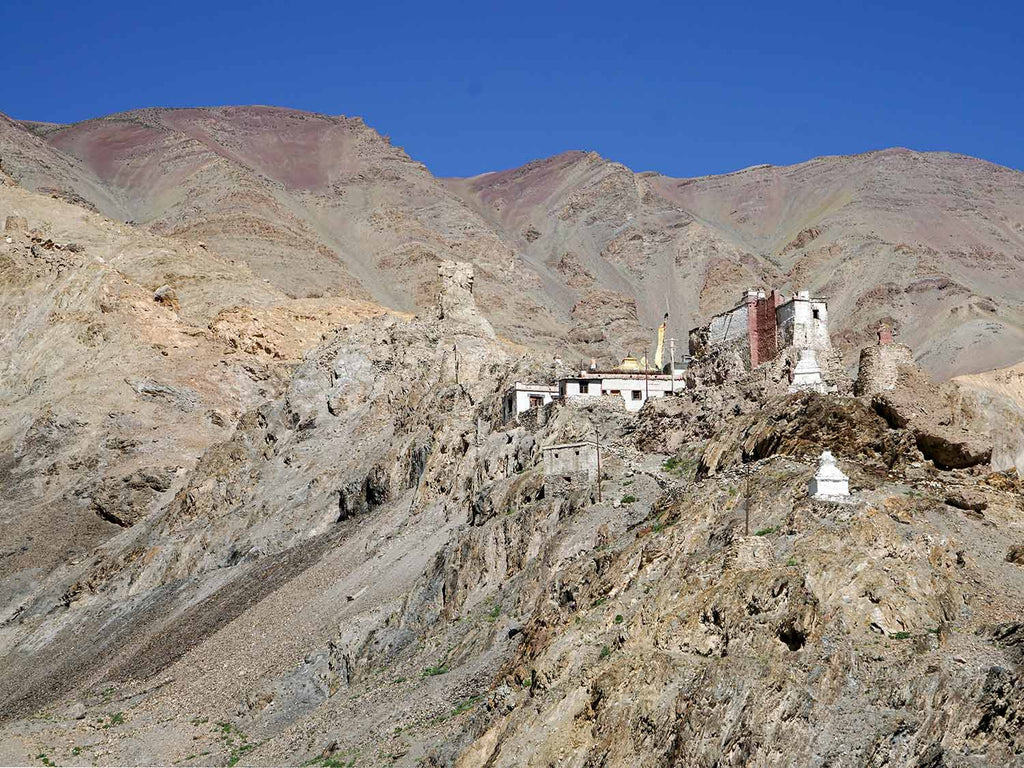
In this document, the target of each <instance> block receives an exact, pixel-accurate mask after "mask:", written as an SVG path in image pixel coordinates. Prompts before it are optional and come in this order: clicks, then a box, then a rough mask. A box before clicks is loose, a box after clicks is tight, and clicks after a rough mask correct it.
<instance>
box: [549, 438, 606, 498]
mask: <svg viewBox="0 0 1024 768" xmlns="http://www.w3.org/2000/svg"><path fill="white" fill-rule="evenodd" d="M542 452H543V454H544V489H545V492H547V493H551V494H558V493H563V492H565V491H567V490H573V489H581V488H587V487H589V486H591V485H593V484H594V483H596V482H597V475H598V463H599V460H598V447H597V443H596V442H593V441H591V440H583V441H580V442H577V443H561V444H559V445H547V446H544V448H543V449H542Z"/></svg>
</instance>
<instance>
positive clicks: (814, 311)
mask: <svg viewBox="0 0 1024 768" xmlns="http://www.w3.org/2000/svg"><path fill="white" fill-rule="evenodd" d="M811 316H812V317H813V318H814V319H815V320H821V310H819V309H818V308H817V307H815V308H814V309H812V310H811Z"/></svg>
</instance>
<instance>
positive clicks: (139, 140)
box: [0, 107, 1024, 378]
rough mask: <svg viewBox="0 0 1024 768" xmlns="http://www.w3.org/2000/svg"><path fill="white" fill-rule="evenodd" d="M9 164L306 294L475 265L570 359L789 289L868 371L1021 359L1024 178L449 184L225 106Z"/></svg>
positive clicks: (488, 179)
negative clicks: (892, 346) (863, 358)
mask: <svg viewBox="0 0 1024 768" xmlns="http://www.w3.org/2000/svg"><path fill="white" fill-rule="evenodd" d="M0 158H3V163H4V167H6V168H7V169H8V172H9V173H12V175H13V176H14V177H15V178H18V179H19V180H20V181H21V182H22V183H23V184H25V185H27V186H29V187H31V188H33V189H37V190H45V191H55V192H56V193H58V194H60V195H62V196H64V197H66V198H69V199H76V200H84V201H88V203H89V204H92V205H94V206H96V208H98V209H99V210H100V211H102V212H104V213H106V214H107V215H109V216H111V217H113V218H123V219H129V220H132V221H134V222H136V223H137V224H139V225H141V226H144V227H146V228H148V229H150V230H151V231H154V232H157V233H160V234H165V235H170V236H173V237H178V238H186V239H188V240H190V241H192V242H195V241H197V240H202V241H204V242H207V243H209V244H210V245H211V246H213V247H214V248H215V249H216V250H217V251H218V252H219V253H221V254H222V255H223V256H225V257H228V258H233V259H235V260H238V261H242V262H244V263H246V264H248V265H249V266H250V268H251V269H252V270H253V271H254V273H255V274H257V275H259V276H260V277H263V278H264V279H266V280H269V281H270V283H271V284H272V285H274V286H275V287H277V288H279V289H280V290H282V291H284V292H285V293H287V294H288V295H290V296H293V297H303V296H320V295H341V296H347V297H352V298H372V299H373V300H374V301H376V302H378V303H381V304H384V305H385V306H389V307H393V308H396V309H401V310H409V311H411V310H415V309H417V308H418V309H424V308H427V307H429V306H431V305H432V302H433V297H434V295H435V294H436V291H437V282H436V277H435V272H436V263H437V261H438V260H439V259H441V258H445V257H448V256H456V257H458V258H461V259H464V260H467V261H470V262H471V263H473V264H474V265H475V267H476V270H477V282H478V286H477V293H478V297H479V302H480V306H481V308H482V309H483V311H484V313H485V314H486V316H487V317H488V318H489V319H490V320H491V322H492V323H493V324H494V326H495V328H496V329H497V330H498V331H499V332H500V333H502V334H503V335H505V336H506V337H508V338H510V339H512V340H515V341H518V342H522V343H527V344H530V345H532V346H536V347H539V348H544V349H548V350H559V351H561V352H563V353H565V354H569V355H575V354H577V353H579V354H581V355H585V356H590V355H596V356H599V357H616V356H619V355H621V354H623V353H625V352H626V351H633V352H638V351H639V350H640V349H641V348H642V346H643V345H645V344H649V343H650V341H651V339H650V336H651V331H650V329H651V328H653V327H654V326H655V325H657V323H658V322H660V319H661V317H662V315H663V314H664V313H665V311H666V310H668V311H669V312H670V315H671V319H670V335H672V336H675V337H676V338H678V339H685V338H686V331H687V330H688V329H689V328H690V327H691V326H693V325H695V324H696V323H697V322H698V321H699V320H700V319H702V318H705V317H707V316H708V315H709V314H711V313H714V312H717V311H721V310H723V309H727V308H729V307H730V306H732V305H733V304H734V303H735V302H736V300H737V297H738V296H739V293H740V292H741V291H742V290H744V289H746V288H748V287H751V286H768V287H777V288H780V289H782V290H784V291H787V290H810V291H812V292H813V293H815V294H819V295H824V296H826V297H828V298H829V299H830V302H831V307H832V309H831V312H832V316H833V317H834V318H836V320H837V321H839V324H840V325H841V326H842V328H843V332H842V333H841V334H839V335H838V336H837V342H838V343H839V344H840V346H841V348H842V349H843V350H844V352H847V353H849V354H850V357H848V360H847V362H848V363H849V364H851V365H852V364H853V363H854V362H855V359H854V357H853V356H852V355H853V353H854V352H855V350H856V348H857V346H858V345H859V344H862V343H864V342H866V341H867V340H868V339H869V338H870V336H871V332H872V329H873V328H874V326H875V325H876V324H877V322H878V321H879V320H882V319H885V320H887V321H889V322H891V323H893V324H895V326H896V328H897V329H898V331H899V332H900V333H901V334H902V336H903V337H904V339H905V340H906V341H907V342H908V343H909V344H911V346H913V347H914V349H915V350H916V352H917V354H918V355H919V358H920V360H921V362H922V364H923V365H924V366H925V368H926V369H927V370H929V371H930V372H932V373H933V375H935V376H937V377H940V378H945V377H948V376H951V375H955V374H959V373H972V372H977V371H981V370H987V369H989V368H993V367H998V366H1002V365H1008V364H1012V363H1014V362H1016V361H1017V360H1019V359H1021V358H1022V357H1024V309H1022V304H1021V300H1020V298H1019V297H1020V296H1021V291H1020V287H1021V286H1020V277H1019V275H1020V269H1019V266H1020V264H1021V263H1022V262H1021V259H1024V202H1022V201H1024V175H1022V174H1021V173H1019V172H1017V171H1012V170H1010V169H1007V168H1001V167H999V166H995V165H993V164H991V163H986V162H984V161H981V160H976V159H974V158H969V157H965V156H962V155H953V154H947V153H919V152H911V151H909V150H886V151H883V152H874V153H869V154H866V155H860V156H855V157H826V158H818V159H815V160H812V161H809V162H807V163H801V164H799V165H795V166H790V167H784V168H778V167H771V166H759V167H756V168H751V169H748V170H746V171H740V172H738V173H733V174H728V175H725V176H716V177H707V178H699V179H672V178H668V177H664V176H660V175H657V174H653V173H639V174H638V173H634V172H633V171H631V170H630V169H628V168H626V167H625V166H623V165H621V164H618V163H614V162H610V161H608V160H605V159H604V158H601V157H599V156H598V155H595V154H593V153H584V152H567V153H565V154H563V155H558V156H556V157H552V158H548V159H546V160H539V161H536V162H534V163H530V164H528V165H526V166H524V167H522V168H518V169H513V170H509V171H502V172H497V173H487V174H484V175H482V176H478V177H474V178H471V179H448V180H439V179H436V178H434V177H433V176H432V175H431V174H430V172H429V171H428V170H427V169H426V168H425V167H424V166H423V165H422V164H420V163H417V162H415V161H414V160H412V159H410V158H409V157H408V155H406V154H405V152H403V151H402V150H401V149H399V148H397V147H394V146H392V145H391V144H390V142H389V141H388V140H387V139H386V138H383V137H381V136H380V135H379V134H378V133H377V132H376V131H374V130H373V129H371V128H369V127H368V126H367V125H366V124H365V123H364V122H363V121H362V120H360V119H358V118H344V117H328V116H324V115H315V114H310V113H305V112H299V111H296V110H286V109H277V108H269V107H230V108H228V107H225V108H212V109H181V110H165V109H150V110H139V111H136V112H127V113H123V114H119V115H112V116H110V117H106V118H101V119H97V120H89V121H86V122H83V123H77V124H74V125H69V126H56V125H50V124H25V125H19V124H16V123H14V122H12V121H9V120H4V121H2V122H0ZM966 349H969V350H970V354H967V355H965V354H963V351H964V350H966Z"/></svg>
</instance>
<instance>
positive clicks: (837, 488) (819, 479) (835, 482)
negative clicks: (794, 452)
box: [807, 451, 850, 500]
mask: <svg viewBox="0 0 1024 768" xmlns="http://www.w3.org/2000/svg"><path fill="white" fill-rule="evenodd" d="M807 492H808V493H809V494H810V495H811V496H813V497H814V498H816V499H825V500H835V499H848V498H849V497H850V478H849V477H847V476H846V475H844V474H843V470H841V469H840V468H839V467H837V466H836V457H835V456H833V455H832V451H822V454H821V458H819V459H818V471H817V472H816V473H815V475H814V477H812V478H811V480H810V482H809V483H808V484H807Z"/></svg>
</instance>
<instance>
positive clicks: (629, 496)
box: [620, 493, 637, 504]
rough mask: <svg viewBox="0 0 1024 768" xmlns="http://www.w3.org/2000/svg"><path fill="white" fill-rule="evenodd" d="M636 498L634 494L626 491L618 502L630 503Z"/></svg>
mask: <svg viewBox="0 0 1024 768" xmlns="http://www.w3.org/2000/svg"><path fill="white" fill-rule="evenodd" d="M636 500H637V499H636V496H634V495H632V494H630V493H627V494H626V495H625V496H623V497H622V501H621V502H620V503H621V504H632V503H634V502H635V501H636Z"/></svg>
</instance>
